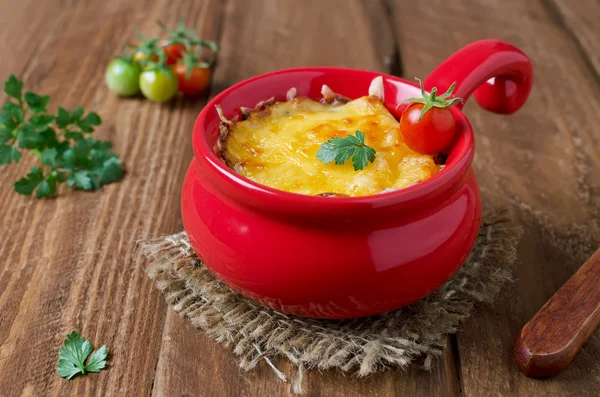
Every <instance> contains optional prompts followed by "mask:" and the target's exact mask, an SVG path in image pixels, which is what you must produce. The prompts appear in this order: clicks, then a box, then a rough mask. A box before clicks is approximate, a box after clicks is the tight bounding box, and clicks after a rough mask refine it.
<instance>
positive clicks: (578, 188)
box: [390, 0, 600, 396]
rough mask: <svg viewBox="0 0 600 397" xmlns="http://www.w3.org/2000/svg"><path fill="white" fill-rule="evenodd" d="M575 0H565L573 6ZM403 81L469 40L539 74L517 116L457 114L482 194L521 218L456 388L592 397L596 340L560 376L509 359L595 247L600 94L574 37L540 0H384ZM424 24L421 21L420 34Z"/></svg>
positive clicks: (599, 369) (471, 332)
mask: <svg viewBox="0 0 600 397" xmlns="http://www.w3.org/2000/svg"><path fill="white" fill-rule="evenodd" d="M569 4H571V3H569ZM390 6H391V7H392V9H393V14H394V21H395V22H396V24H395V26H399V27H400V30H399V31H398V32H397V38H398V40H399V42H400V48H401V49H402V58H403V60H404V67H405V71H406V75H407V76H412V75H416V76H425V75H426V74H427V73H428V72H429V71H431V70H432V69H433V68H434V67H435V66H436V65H437V64H438V63H439V62H441V61H442V60H443V59H444V58H445V57H446V56H448V55H450V54H451V53H452V52H454V51H456V50H458V49H459V48H460V47H462V46H464V45H466V44H468V43H469V42H472V41H475V40H478V39H481V38H485V37H497V38H500V39H504V40H506V41H509V42H511V43H513V44H515V45H516V46H518V47H520V48H521V49H522V50H523V51H525V52H526V53H527V54H528V55H529V56H530V57H531V58H532V61H533V63H534V70H535V72H536V81H535V85H534V90H533V92H532V94H531V97H530V100H529V102H528V103H527V104H526V105H525V107H524V108H523V109H522V110H521V111H520V112H518V113H516V114H514V115H511V116H498V115H492V114H489V113H486V112H485V111H483V110H481V109H480V108H478V107H477V105H476V104H475V101H474V100H471V101H470V103H469V104H468V105H467V106H466V107H465V111H466V113H467V115H468V116H469V118H470V121H471V123H472V125H473V127H474V129H475V131H476V137H477V144H478V147H477V154H476V159H475V162H474V168H475V171H476V174H477V176H478V179H479V182H480V185H481V188H482V192H483V194H484V197H485V198H486V200H487V201H488V202H490V203H492V204H493V205H499V204H500V203H502V202H505V201H506V200H509V201H510V202H511V203H512V204H513V207H512V208H513V211H514V217H515V221H516V222H518V223H520V224H523V226H524V229H525V237H524V238H523V240H522V242H521V244H520V245H519V260H520V265H518V266H517V267H516V268H515V278H516V280H517V282H516V283H515V284H513V285H511V286H510V287H509V288H508V289H507V290H506V291H505V293H504V294H503V295H502V296H501V298H500V299H499V300H498V302H497V303H495V304H494V305H493V306H492V307H481V308H479V309H478V310H477V313H476V316H474V317H473V318H472V319H471V320H469V321H468V322H467V323H466V324H465V325H464V327H463V329H462V331H461V332H460V333H459V334H458V352H459V357H458V359H459V361H460V364H461V367H460V374H459V375H460V378H461V380H462V385H461V387H462V392H463V393H464V395H466V396H482V395H511V396H533V395H536V396H537V395H552V396H562V395H564V396H566V395H569V396H571V395H577V396H584V395H594V393H596V392H597V390H598V388H599V387H600V383H599V379H600V366H599V365H598V357H599V356H600V341H599V339H598V337H597V336H598V333H596V337H592V339H591V340H590V341H589V343H588V344H587V345H586V346H585V347H584V348H583V350H582V351H581V352H580V354H579V355H578V356H577V357H576V358H575V360H574V361H573V363H572V364H571V366H570V367H569V368H567V370H566V371H565V372H564V373H562V374H561V375H559V376H557V377H556V378H553V379H551V380H547V381H539V380H531V379H528V378H526V377H525V376H523V375H522V374H521V373H520V372H519V370H518V368H517V366H516V365H515V364H514V362H513V359H512V343H513V338H514V336H515V335H516V332H517V330H518V329H519V328H520V327H521V326H522V325H523V324H524V323H525V322H526V321H527V320H528V319H529V318H530V317H531V316H532V315H533V314H534V313H535V312H536V311H537V310H538V309H539V308H540V307H541V306H542V305H543V303H544V302H545V301H546V300H547V299H548V298H549V297H550V296H551V295H552V294H553V293H554V292H555V291H556V290H557V289H558V288H559V287H560V285H561V284H562V283H564V282H565V281H566V280H567V279H568V278H569V276H570V275H571V274H573V273H574V272H575V270H576V269H577V268H578V267H579V266H580V265H581V264H582V263H583V262H584V261H585V259H587V257H589V255H591V253H592V252H593V251H594V249H595V248H597V245H600V228H599V225H598V213H599V212H598V210H599V208H600V202H599V201H598V193H599V192H600V163H599V162H598V154H599V152H598V151H599V150H600V133H599V132H598V130H597V128H596V127H595V126H596V125H598V123H600V112H599V110H600V104H599V102H598V100H597V98H598V94H599V93H600V89H599V87H598V85H596V84H595V83H594V78H593V76H592V72H591V71H590V69H589V67H587V65H586V62H585V61H584V60H583V59H582V58H581V56H580V55H581V54H580V51H579V50H578V48H577V44H576V43H574V42H573V40H572V39H571V37H570V36H569V34H568V33H567V32H565V30H564V29H563V28H562V27H561V26H558V25H556V24H554V23H553V22H552V19H551V15H550V13H549V10H548V9H547V8H545V7H544V6H543V4H542V3H540V2H522V1H517V0H514V1H512V0H508V1H504V2H470V1H460V2H447V1H441V0H436V1H431V2H427V3H426V4H425V3H422V2H406V1H390ZM423 27H427V29H426V31H423Z"/></svg>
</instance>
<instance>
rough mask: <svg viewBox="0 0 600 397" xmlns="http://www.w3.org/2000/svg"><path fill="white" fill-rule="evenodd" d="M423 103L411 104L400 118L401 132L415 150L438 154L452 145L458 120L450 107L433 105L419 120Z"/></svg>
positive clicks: (406, 141) (405, 140)
mask: <svg viewBox="0 0 600 397" xmlns="http://www.w3.org/2000/svg"><path fill="white" fill-rule="evenodd" d="M423 106H424V105H423V104H422V103H413V104H411V105H410V106H409V107H408V108H406V110H405V111H404V113H402V117H401V118H400V133H401V134H402V138H403V139H404V142H405V143H406V145H408V147H409V148H411V149H412V150H414V151H415V152H418V153H422V154H436V153H439V152H441V151H442V150H444V149H445V148H447V147H448V145H450V142H451V141H452V138H453V137H454V133H455V132H456V120H455V119H454V115H453V114H452V111H451V110H450V109H449V108H436V107H433V108H431V109H429V110H428V111H426V112H425V113H424V114H423V117H421V120H419V116H420V114H421V109H423Z"/></svg>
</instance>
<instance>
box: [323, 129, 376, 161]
mask: <svg viewBox="0 0 600 397" xmlns="http://www.w3.org/2000/svg"><path fill="white" fill-rule="evenodd" d="M316 157H317V158H318V159H319V160H321V161H323V162H324V163H325V164H327V163H331V162H332V161H333V162H335V163H336V164H337V165H342V164H344V163H345V162H346V161H347V160H348V159H350V158H352V165H353V166H354V170H355V171H359V170H362V169H363V168H365V167H366V166H367V165H369V162H371V163H372V162H373V161H375V149H373V148H372V147H369V146H367V145H366V144H365V134H364V133H362V132H360V131H358V130H356V133H355V135H348V136H346V137H345V138H331V139H329V140H328V141H327V142H325V143H323V144H322V145H321V148H320V149H319V151H318V152H317V155H316Z"/></svg>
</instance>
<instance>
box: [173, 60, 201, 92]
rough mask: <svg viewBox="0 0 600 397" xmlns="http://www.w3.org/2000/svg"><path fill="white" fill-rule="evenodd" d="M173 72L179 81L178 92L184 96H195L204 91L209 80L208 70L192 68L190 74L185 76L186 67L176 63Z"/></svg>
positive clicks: (197, 67)
mask: <svg viewBox="0 0 600 397" xmlns="http://www.w3.org/2000/svg"><path fill="white" fill-rule="evenodd" d="M173 70H174V71H175V74H176V75H177V80H179V91H181V92H183V93H184V94H186V95H197V94H200V93H201V92H202V91H204V90H205V89H206V86H208V82H209V80H210V69H209V68H203V67H199V66H194V68H193V69H192V73H191V74H190V75H189V77H188V75H187V66H186V65H185V64H183V63H178V64H177V65H175V66H174V68H173Z"/></svg>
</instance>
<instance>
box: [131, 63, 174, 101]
mask: <svg viewBox="0 0 600 397" xmlns="http://www.w3.org/2000/svg"><path fill="white" fill-rule="evenodd" d="M140 88H141V89H142V94H144V96H145V97H146V98H148V99H150V100H151V101H155V102H166V101H168V100H169V99H171V98H173V97H174V96H175V94H176V93H177V76H176V75H175V73H174V72H173V71H172V70H171V69H169V68H158V69H156V68H152V69H147V70H144V71H143V72H142V74H140Z"/></svg>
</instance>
